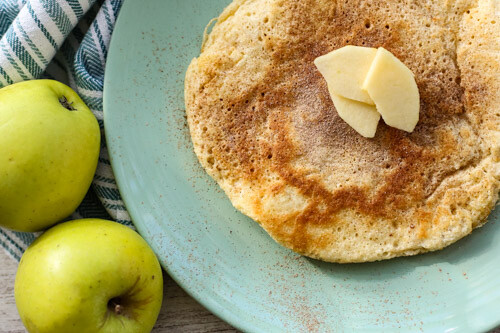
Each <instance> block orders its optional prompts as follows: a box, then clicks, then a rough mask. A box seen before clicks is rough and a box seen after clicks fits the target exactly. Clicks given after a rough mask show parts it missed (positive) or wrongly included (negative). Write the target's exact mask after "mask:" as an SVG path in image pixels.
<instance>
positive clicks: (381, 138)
mask: <svg viewBox="0 0 500 333" xmlns="http://www.w3.org/2000/svg"><path fill="white" fill-rule="evenodd" d="M495 6H496V7H495ZM495 11H496V12H498V11H500V5H499V4H498V3H496V4H495V0H470V1H467V0H464V1H460V0H456V1H454V0H447V1H438V0H429V1H424V0H422V1H405V0H402V1H396V0H365V1H363V0H339V1H335V0H328V1H326V0H323V1H320V0H300V1H299V0H296V1H291V0H288V1H285V0H272V1H271V0H237V1H234V2H233V3H232V4H231V5H229V6H228V7H227V8H226V9H225V10H224V11H223V13H222V14H221V15H220V17H219V18H218V21H217V23H216V25H215V26H214V27H213V30H212V32H211V33H210V35H209V36H208V38H207V39H206V42H205V43H204V45H203V48H202V52H201V54H200V56H199V57H198V58H196V59H193V61H192V63H191V65H190V66H189V69H188V71H187V73H186V81H185V99H186V112H187V116H188V123H189V128H190V131H191V137H192V140H193V144H194V150H195V152H196V155H197V156H198V158H199V161H200V163H201V164H202V165H203V167H204V168H205V169H206V171H207V172H208V173H209V174H210V175H211V176H212V177H213V178H214V179H215V180H216V181H217V182H218V184H219V185H220V186H221V188H222V189H223V190H224V191H225V192H226V194H227V195H228V197H229V198H230V199H231V201H232V203H233V205H234V206H235V207H236V208H237V209H239V210H240V211H241V212H243V213H244V214H246V215H248V216H250V217H251V218H253V219H254V220H255V221H257V222H258V223H260V224H261V226H262V227H263V228H264V229H265V230H266V231H267V232H268V233H269V234H270V235H271V236H272V237H273V238H274V239H275V240H276V241H277V242H279V243H280V244H282V245H284V246H286V247H288V248H290V249H292V250H294V251H296V252H298V253H301V254H303V255H306V256H309V257H313V258H318V259H321V260H325V261H333V262H365V261H373V260H381V259H388V258H392V257H396V256H404V255H414V254H417V253H422V252H427V251H433V250H438V249H442V248H443V247H445V246H447V245H450V244H451V243H453V242H455V241H457V240H458V239H460V238H462V237H464V236H465V235H467V234H469V233H470V232H471V231H472V230H473V229H474V228H477V227H479V226H481V225H483V224H484V223H485V222H486V217H487V216H488V214H489V213H490V211H491V210H492V209H493V207H494V205H495V203H496V201H497V199H498V192H499V188H500V133H499V129H500V126H499V125H500V38H499V36H500V19H499V18H498V16H496V15H497V14H495ZM345 45H359V46H367V47H375V48H377V47H380V46H382V47H384V48H385V49H387V50H389V51H390V52H392V53H393V54H394V55H395V56H397V57H398V58H399V59H400V60H401V61H402V62H403V63H404V64H405V65H406V66H408V68H410V69H411V70H412V71H413V73H414V74H415V79H416V82H417V85H418V88H419V92H420V103H421V106H420V121H419V123H418V124H417V127H416V128H415V130H414V132H412V133H406V132H403V131H400V130H397V129H395V128H391V127H388V126H386V125H385V124H383V122H381V123H380V124H379V127H378V130H377V133H376V136H375V138H373V139H366V138H363V137H362V136H361V135H359V134H358V133H356V132H355V131H354V130H353V129H352V128H350V127H349V125H347V124H346V123H345V122H343V121H342V119H340V118H339V116H338V115H337V112H336V110H335V108H334V105H333V103H332V101H331V99H330V96H329V94H328V89H327V85H326V82H325V81H324V79H323V78H322V76H321V74H320V73H319V72H318V70H317V69H316V67H315V66H314V63H313V60H314V59H315V58H316V57H318V56H321V55H323V54H326V53H328V52H330V51H332V50H335V49H337V48H340V47H343V46H345Z"/></svg>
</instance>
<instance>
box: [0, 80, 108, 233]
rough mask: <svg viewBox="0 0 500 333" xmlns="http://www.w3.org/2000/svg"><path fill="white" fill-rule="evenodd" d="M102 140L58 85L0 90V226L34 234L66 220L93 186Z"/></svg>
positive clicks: (87, 114) (86, 113) (81, 107)
mask: <svg viewBox="0 0 500 333" xmlns="http://www.w3.org/2000/svg"><path fill="white" fill-rule="evenodd" d="M100 138H101V136H100V131H99V125H98V123H97V120H96V118H95V117H94V115H93V114H92V112H91V111H90V110H89V108H88V107H87V106H86V105H85V103H84V102H83V101H82V100H81V98H80V97H79V96H78V95H77V94H76V93H75V92H74V91H73V90H72V89H71V88H70V87H68V86H66V85H64V84H62V83H60V82H57V81H53V80H33V81H25V82H21V83H16V84H13V85H10V86H7V87H5V88H2V89H0V149H1V153H0V226H3V227H7V228H10V229H13V230H19V231H38V230H42V229H44V228H47V227H49V226H51V225H53V224H55V223H56V222H59V221H60V220H62V219H63V218H65V217H67V216H69V215H70V214H71V213H72V212H73V211H74V210H75V209H76V208H77V207H78V205H79V204H80V203H81V201H82V200H83V198H84V196H85V194H86V192H87V191H88V189H89V186H90V184H91V182H92V178H93V176H94V173H95V170H96V167H97V159H98V157H99V149H100Z"/></svg>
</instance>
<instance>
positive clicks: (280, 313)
mask: <svg viewBox="0 0 500 333" xmlns="http://www.w3.org/2000/svg"><path fill="white" fill-rule="evenodd" d="M228 2H229V1H227V0H210V1H209V0H197V1H195V0H169V1H167V0H147V1H131V0H130V1H125V4H124V5H123V8H122V11H121V13H120V17H119V19H118V23H117V26H116V29H115V32H114V34H113V40H112V43H111V49H110V52H109V57H108V65H107V69H106V79H105V89H104V111H105V113H104V116H105V124H106V136H107V143H108V149H109V152H110V155H111V162H112V165H113V170H114V172H115V175H116V177H117V180H118V185H119V188H120V191H121V193H122V195H123V198H124V200H125V203H126V206H127V208H128V210H129V212H130V214H131V216H132V218H133V220H134V223H135V225H136V226H137V229H138V230H139V232H140V233H141V234H142V235H143V236H144V238H145V239H146V240H147V241H148V242H149V244H150V245H151V246H152V247H153V249H154V250H155V252H156V253H157V255H158V257H159V258H160V261H161V263H162V265H163V267H164V268H165V269H166V270H167V271H168V273H169V274H170V275H171V276H172V277H173V278H174V279H175V280H176V281H177V282H178V283H179V284H180V285H181V286H182V287H183V288H184V289H185V290H186V291H187V292H188V293H189V294H191V295H192V296H193V297H194V298H196V299H197V300H198V301H199V302H200V303H202V304H203V305H204V306H205V307H206V308H208V309H209V310H210V311H212V312H213V313H215V314H216V315H218V316H220V317H221V318H222V319H224V320H226V321H227V322H229V323H230V324H232V325H234V326H235V327H237V328H239V329H242V330H245V331H255V332H258V331H260V332H271V331H294V332H297V331H323V332H324V331H380V330H383V331H386V332H389V331H401V330H404V331H425V332H433V331H434V332H445V331H446V332H452V331H453V332H475V331H485V330H488V329H491V328H493V327H495V326H496V325H498V324H500V223H499V218H500V211H499V210H497V211H496V212H494V213H493V214H492V215H491V216H490V222H489V223H488V224H487V225H486V226H485V227H483V228H482V229H480V230H477V231H475V232H474V233H473V234H472V235H471V236H469V237H467V238H466V239H463V240H462V241H459V242H458V243H456V244H454V245H452V246H450V247H449V248H447V249H445V250H444V251H439V252H436V253H430V254H425V255H419V256H416V257H410V258H400V259H395V260H389V261H384V262H378V263H369V264H354V265H337V264H328V263H323V262H320V261H316V260H311V259H308V258H304V257H301V256H299V255H296V254H295V253H293V252H291V251H289V250H286V249H284V248H282V247H280V246H279V245H277V244H276V243H275V242H274V241H273V240H272V239H271V238H270V237H269V236H268V235H267V234H266V233H265V232H264V231H263V230H262V229H261V228H260V227H259V226H258V225H257V223H255V222H253V221H252V220H251V219H249V218H247V217H245V216H243V215H242V214H240V213H239V212H237V211H236V210H235V209H234V208H233V207H232V205H231V203H230V202H229V200H228V199H227V198H226V196H225V195H224V193H223V192H222V191H221V190H220V189H219V187H218V186H217V185H216V183H215V182H214V181H212V180H211V179H210V177H209V176H208V175H207V174H206V173H205V172H204V171H203V169H202V168H201V166H200V165H199V164H198V161H197V160H196V157H195V155H194V153H193V151H192V146H191V141H190V137H189V135H188V129H187V126H186V121H185V118H184V97H183V82H184V72H185V70H186V68H187V66H188V63H189V61H190V60H191V58H193V57H195V56H197V55H198V54H199V47H200V44H201V40H202V33H203V29H204V28H205V25H206V24H207V23H208V22H209V20H210V19H211V18H212V17H215V16H217V15H218V13H220V12H221V10H222V9H223V8H224V6H225V5H227V4H228Z"/></svg>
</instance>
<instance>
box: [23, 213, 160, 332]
mask: <svg viewBox="0 0 500 333" xmlns="http://www.w3.org/2000/svg"><path fill="white" fill-rule="evenodd" d="M14 292H15V298H16V305H17V309H18V311H19V314H20V316H21V319H22V321H23V323H24V325H25V326H26V328H27V330H28V332H39V333H44V332H50V333H58V332H64V333H68V332H75V333H78V332H104V333H107V332H123V333H126V332H149V331H151V329H152V328H153V326H154V324H155V321H156V318H157V317H158V313H159V312H160V307H161V302H162V298H163V278H162V270H161V267H160V264H159V263H158V260H157V259H156V256H155V254H154V253H153V251H152V250H151V248H150V247H149V246H148V244H147V243H146V242H145V241H144V239H142V238H141V237H140V236H139V234H137V233H136V232H135V231H133V230H131V229H130V228H128V227H125V226H123V225H121V224H119V223H116V222H111V221H105V220H98V219H84V220H75V221H71V222H65V223H62V224H59V225H57V226H55V227H53V228H51V229H49V230H48V231H47V232H45V233H44V234H43V235H42V236H40V237H39V238H38V239H37V240H35V242H34V243H33V244H32V245H31V246H30V247H29V248H28V249H27V250H26V252H25V253H24V255H23V257H22V258H21V262H20V263H19V268H18V271H17V275H16V282H15V287H14Z"/></svg>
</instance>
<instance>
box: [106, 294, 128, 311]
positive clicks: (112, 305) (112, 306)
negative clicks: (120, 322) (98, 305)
mask: <svg viewBox="0 0 500 333" xmlns="http://www.w3.org/2000/svg"><path fill="white" fill-rule="evenodd" d="M120 302H121V299H120V298H119V297H115V298H112V299H110V300H109V302H108V309H109V310H110V311H113V312H114V313H115V314H116V315H121V314H123V310H124V308H123V305H121V304H120Z"/></svg>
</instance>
